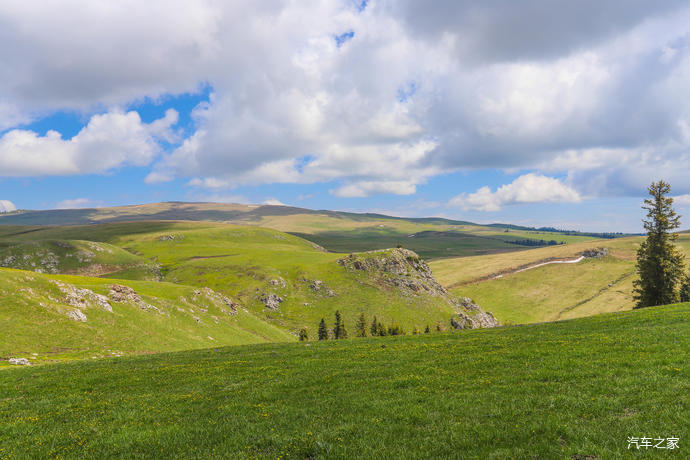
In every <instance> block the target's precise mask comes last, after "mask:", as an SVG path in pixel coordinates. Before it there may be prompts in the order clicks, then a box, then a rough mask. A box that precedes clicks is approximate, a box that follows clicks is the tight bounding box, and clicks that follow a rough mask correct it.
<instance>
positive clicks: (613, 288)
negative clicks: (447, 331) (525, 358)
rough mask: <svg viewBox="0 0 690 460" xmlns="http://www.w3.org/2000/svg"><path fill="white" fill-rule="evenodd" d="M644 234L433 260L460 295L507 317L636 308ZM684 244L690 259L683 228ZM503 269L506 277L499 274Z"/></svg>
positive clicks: (517, 319) (537, 318) (533, 318)
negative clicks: (594, 253)
mask: <svg viewBox="0 0 690 460" xmlns="http://www.w3.org/2000/svg"><path fill="white" fill-rule="evenodd" d="M641 241H642V237H629V238H618V239H613V240H595V241H589V242H583V243H577V244H572V245H565V246H557V247H549V248H538V249H532V250H529V251H523V252H519V253H510V254H494V255H487V256H482V257H464V258H453V259H444V260H438V261H432V262H431V263H430V264H429V265H430V266H431V268H432V269H433V271H434V275H435V276H436V278H437V279H438V280H439V282H441V284H443V285H444V286H446V287H447V288H449V289H450V291H451V292H453V293H454V294H456V295H466V296H469V297H471V298H472V299H474V301H475V302H477V303H478V304H479V305H481V306H482V307H483V308H485V309H486V310H488V311H491V312H492V313H493V314H494V315H495V316H496V317H497V318H498V320H499V321H501V322H502V323H512V324H520V323H534V322H542V321H555V320H559V319H567V318H577V317H583V316H589V315H593V314H597V313H604V312H614V311H622V310H630V309H632V307H633V306H634V300H633V281H634V279H635V278H636V276H637V275H636V273H635V260H636V251H637V248H638V247H639V244H640V242H641ZM677 243H678V246H679V248H680V249H681V250H682V251H683V252H684V253H685V254H686V257H687V261H688V265H690V235H689V234H687V233H682V234H680V237H679V239H678V242H677ZM593 248H606V249H607V250H608V252H609V253H608V255H607V256H606V257H602V258H591V259H585V260H583V261H582V262H579V263H576V264H553V265H545V266H541V267H538V268H535V269H533V270H527V271H522V272H519V273H514V271H515V270H516V269H519V268H524V267H528V266H530V265H534V264H537V263H539V262H543V261H548V260H554V259H556V260H558V259H569V258H573V257H576V256H578V255H579V254H581V253H582V252H583V251H584V250H587V249H593ZM497 274H501V276H500V277H494V276H495V275H497Z"/></svg>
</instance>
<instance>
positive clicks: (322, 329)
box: [319, 318, 328, 340]
mask: <svg viewBox="0 0 690 460" xmlns="http://www.w3.org/2000/svg"><path fill="white" fill-rule="evenodd" d="M319 340H328V328H327V327H326V320H324V319H323V318H321V322H320V323H319Z"/></svg>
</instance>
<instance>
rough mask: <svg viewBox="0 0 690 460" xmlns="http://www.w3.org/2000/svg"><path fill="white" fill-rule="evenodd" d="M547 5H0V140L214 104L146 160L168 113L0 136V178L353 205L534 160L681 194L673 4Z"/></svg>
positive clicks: (688, 145) (676, 10) (679, 6)
mask: <svg viewBox="0 0 690 460" xmlns="http://www.w3.org/2000/svg"><path fill="white" fill-rule="evenodd" d="M547 3H548V2H546V3H544V2H542V1H537V0H532V1H526V2H520V4H519V5H517V4H514V2H467V1H452V2H451V1H446V2H434V3H433V5H427V4H426V3H424V4H423V5H422V3H420V2H410V1H406V0H402V1H400V2H369V3H368V4H367V6H366V8H365V9H364V11H362V12H359V11H358V10H357V8H356V7H355V6H354V3H353V2H341V1H336V0H333V1H323V2H317V3H312V2H297V1H290V0H284V1H282V0H279V1H277V2H268V3H267V2H252V1H249V0H236V1H227V2H219V1H215V0H199V1H197V2H187V1H183V0H151V1H147V2H136V1H133V0H127V1H123V2H117V3H114V4H109V6H108V7H103V5H102V4H100V3H99V2H84V1H78V0H67V1H66V2H59V4H58V3H57V2H47V3H46V2H21V1H7V2H3V4H2V6H0V24H2V27H0V43H3V46H2V47H0V130H2V129H3V127H7V128H9V127H13V126H17V125H18V124H19V123H25V122H26V121H27V120H30V119H32V118H36V117H40V116H42V115H43V114H46V113H50V112H51V111H55V110H62V109H71V110H77V111H81V112H82V113H92V112H93V111H94V110H102V107H113V106H115V107H118V106H119V107H122V106H125V105H126V104H129V103H131V102H133V101H141V100H143V99H145V98H152V99H154V100H155V99H156V98H159V97H161V96H164V95H167V94H180V93H184V92H189V91H195V90H197V89H198V88H199V87H200V85H202V84H209V85H210V86H211V87H212V88H213V94H212V96H211V99H210V101H209V102H208V103H204V104H202V105H201V106H200V107H198V108H197V109H196V110H195V111H194V132H193V133H192V134H191V135H190V136H189V137H188V138H187V139H184V140H183V141H182V142H181V143H180V145H179V146H178V147H177V148H176V149H174V151H173V152H170V153H169V154H165V155H162V156H161V157H160V159H158V160H156V157H157V156H158V154H159V153H160V148H159V146H158V142H157V141H158V140H159V139H163V140H167V141H173V142H177V141H178V139H177V138H176V137H175V135H174V133H173V132H172V131H170V130H169V129H168V128H169V126H171V125H172V124H174V121H173V120H172V119H170V118H168V117H166V118H165V119H163V120H162V121H160V122H154V123H152V124H149V125H144V124H142V123H141V121H140V120H138V124H137V123H136V121H137V120H132V126H133V127H136V126H139V128H140V129H139V131H138V132H137V133H138V134H137V133H133V132H130V131H128V130H122V131H121V132H110V134H112V136H110V135H109V134H107V133H103V130H102V129H101V130H100V132H101V133H102V136H101V137H99V138H98V139H95V140H94V139H91V140H90V141H89V137H88V136H87V135H86V133H84V134H83V135H82V133H80V134H79V135H78V136H76V137H75V138H73V139H71V140H63V139H62V138H61V136H60V135H59V134H57V133H54V132H52V133H49V134H47V135H46V136H38V135H37V134H35V133H31V132H29V131H23V130H18V129H17V130H13V131H10V132H8V133H6V134H4V136H3V137H2V138H1V139H0V149H1V150H0V176H5V175H12V176H21V175H45V174H80V173H85V172H86V173H88V172H102V171H107V170H110V169H113V168H117V167H119V166H122V165H125V164H131V165H139V166H141V165H148V164H150V163H151V162H154V166H153V169H152V171H151V172H150V174H149V175H148V177H147V178H146V181H147V182H148V183H156V182H162V181H167V180H172V179H174V178H175V177H185V178H195V179H191V181H190V185H192V186H195V187H200V188H209V189H213V190H222V189H231V188H233V187H235V186H237V185H245V184H264V183H312V182H324V181H333V180H340V181H342V182H343V183H344V184H345V185H343V186H342V187H340V188H338V189H337V190H335V191H334V192H333V193H334V194H335V195H337V196H368V195H371V194H376V193H397V194H409V193H414V192H415V188H416V186H417V185H419V184H422V183H424V182H425V181H427V180H428V179H429V178H430V177H433V176H434V175H437V174H440V173H445V172H449V171H453V170H457V169H474V168H512V169H513V170H515V171H521V170H530V171H533V170H535V169H539V168H541V167H542V166H543V168H544V169H539V170H541V171H542V172H544V173H546V174H558V175H559V176H560V175H566V174H567V175H568V183H569V184H571V187H573V188H575V189H576V190H579V191H580V194H581V195H583V196H584V195H587V196H589V195H595V194H599V195H603V194H612V193H613V194H625V193H631V190H633V189H634V190H642V191H644V185H646V184H648V182H649V181H648V179H649V177H648V176H649V175H650V174H651V172H654V171H661V172H663V173H664V174H669V175H671V176H669V177H672V179H669V180H671V182H672V184H674V187H676V186H678V187H679V188H678V189H677V192H678V193H690V190H685V189H683V188H682V187H690V185H687V186H686V185H684V184H681V183H680V182H681V181H682V178H683V177H688V176H690V161H688V158H687V153H683V152H688V151H689V150H690V129H689V128H688V127H689V126H690V114H689V113H688V110H687V108H686V106H687V104H685V101H686V100H687V99H688V98H689V97H690V86H688V84H687V75H688V74H689V73H690V38H689V37H690V33H689V32H690V30H689V26H688V24H690V7H688V6H687V4H686V3H685V2H682V1H678V0H673V1H668V2H663V4H662V3H659V2H645V1H642V0H639V1H638V0H635V1H632V2H630V1H618V2H616V1H612V2H606V4H605V5H602V4H601V2H596V1H594V0H586V1H582V2H574V3H573V4H572V5H569V6H568V7H567V8H564V7H562V5H560V4H551V5H550V4H547ZM525 11H528V12H529V14H525ZM350 31H351V32H352V33H353V37H352V39H350V40H348V41H347V42H346V43H344V44H343V45H342V46H338V45H337V43H336V42H335V40H334V36H336V35H338V34H342V33H344V32H350ZM496 31H501V33H497V32H496ZM113 113H115V112H113ZM120 115H124V114H121V113H120ZM127 115H129V114H127ZM171 116H172V115H171ZM132 118H133V117H132ZM92 121H93V120H92ZM89 125H91V123H89ZM86 129H89V127H88V126H87V127H86V128H85V130H86ZM93 129H94V130H96V127H95V126H94V127H93ZM106 131H108V130H106ZM133 134H134V135H133ZM80 136H81V137H80ZM123 144H126V145H123ZM669 145H672V146H673V147H674V148H673V149H667V147H668V146H669ZM603 151H608V152H617V155H618V156H617V157H616V155H614V154H612V153H607V154H606V155H604V156H603V157H600V156H598V154H597V152H603ZM94 152H98V154H95V153H94ZM123 152H125V153H123ZM573 152H574V153H573ZM581 160H584V161H581ZM586 165H591V166H592V167H591V168H588V167H586ZM595 165H596V166H595ZM671 165H675V166H671ZM684 183H687V181H684ZM641 184H642V186H641ZM676 184H677V185H676ZM638 193H639V192H638Z"/></svg>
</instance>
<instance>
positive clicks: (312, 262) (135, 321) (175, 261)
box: [0, 222, 455, 359]
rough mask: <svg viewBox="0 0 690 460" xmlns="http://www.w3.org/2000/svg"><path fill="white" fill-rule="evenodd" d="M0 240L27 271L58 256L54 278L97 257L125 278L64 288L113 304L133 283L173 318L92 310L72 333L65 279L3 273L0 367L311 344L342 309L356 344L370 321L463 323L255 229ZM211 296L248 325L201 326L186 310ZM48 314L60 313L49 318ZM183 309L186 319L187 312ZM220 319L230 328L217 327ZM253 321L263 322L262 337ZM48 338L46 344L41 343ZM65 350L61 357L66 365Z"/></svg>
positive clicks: (42, 233) (140, 226)
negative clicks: (82, 259) (112, 294)
mask: <svg viewBox="0 0 690 460" xmlns="http://www.w3.org/2000/svg"><path fill="white" fill-rule="evenodd" d="M0 229H3V230H5V234H4V235H3V236H0V244H4V248H5V249H4V250H5V251H14V253H16V254H17V255H18V256H21V257H20V259H21V260H24V259H23V256H27V257H28V258H27V263H28V262H29V261H36V262H35V263H37V264H38V265H37V266H39V267H41V266H43V265H41V263H43V262H42V261H43V260H44V259H42V258H44V256H45V251H46V248H48V249H51V250H52V249H55V248H56V249H55V250H54V251H53V252H54V254H55V255H56V260H57V262H56V263H55V267H56V270H57V271H60V270H61V269H68V270H66V272H68V273H71V272H74V267H72V266H71V265H69V264H70V263H72V262H73V261H74V260H76V259H75V257H66V256H67V255H73V254H72V253H73V252H74V251H72V249H74V248H82V249H78V251H82V252H83V248H89V251H90V253H91V254H96V255H97V257H100V258H101V259H93V260H92V262H93V261H95V260H98V261H99V262H100V263H99V264H96V265H98V266H99V267H100V268H102V267H103V266H105V263H106V262H109V263H111V264H112V265H113V266H116V267H117V268H118V270H119V271H115V272H112V273H110V272H108V271H105V272H103V273H101V278H94V277H71V278H65V279H67V280H68V281H65V282H69V283H70V284H73V285H74V286H76V287H78V288H87V289H92V290H93V291H94V292H95V293H97V294H101V295H104V294H107V293H108V289H109V287H110V286H111V285H112V284H114V283H119V284H125V285H127V286H131V287H133V288H134V289H135V290H136V291H137V292H139V293H140V294H141V295H142V296H143V297H144V298H145V299H148V300H147V302H149V303H150V304H152V305H154V306H157V307H158V308H160V309H161V310H162V311H164V312H165V313H166V314H165V315H162V316H161V315H153V314H151V312H142V311H141V309H139V308H137V307H136V306H132V307H131V308H129V309H124V310H122V311H119V312H116V314H114V315H113V314H110V313H107V312H103V311H100V310H99V309H97V308H95V309H93V314H91V313H89V312H86V314H87V316H88V321H87V322H86V323H81V322H75V321H74V320H72V319H69V317H68V316H67V314H69V308H67V307H66V306H65V299H64V298H62V297H64V296H62V297H61V296H59V295H58V294H57V293H56V289H57V288H56V287H55V286H54V285H51V280H61V279H63V278H60V277H59V276H58V277H55V276H53V277H47V278H46V277H42V276H39V275H34V274H32V273H30V272H19V271H14V270H5V269H0V290H4V292H11V293H12V295H11V296H10V297H9V298H10V299H11V300H6V301H5V302H4V303H3V304H2V305H0V308H1V310H2V313H3V314H2V316H1V318H2V319H1V320H0V321H3V324H0V326H2V330H6V331H8V333H7V334H5V337H4V339H3V340H0V342H2V345H1V346H0V356H3V357H5V358H9V357H15V356H25V355H28V354H29V353H38V354H39V357H45V358H46V359H58V358H60V357H64V358H66V357H80V356H87V355H89V354H90V353H95V354H96V355H98V356H103V355H107V353H106V351H107V350H117V351H118V352H123V353H125V354H131V353H136V352H142V353H144V352H145V353H148V352H157V351H167V350H181V349H185V348H200V347H207V346H213V345H229V344H241V343H256V342H258V341H293V340H296V333H297V331H298V330H299V329H301V328H303V327H305V328H307V331H308V333H309V334H310V335H311V336H312V337H314V336H315V335H316V329H317V325H318V323H319V321H320V319H321V318H325V319H326V321H327V322H328V323H329V324H330V325H332V322H333V318H334V314H335V312H336V310H340V311H341V313H342V316H343V318H344V320H345V322H346V325H347V327H348V328H349V330H350V333H354V324H355V321H356V320H357V318H358V317H359V315H360V314H361V313H365V315H366V317H367V318H368V320H369V321H371V320H372V319H373V317H374V316H376V317H377V319H378V320H379V321H382V322H384V323H385V324H387V325H392V324H397V325H399V326H401V327H402V328H403V329H404V330H406V331H407V332H411V331H412V330H413V329H414V328H415V327H416V328H418V329H424V328H425V327H426V326H427V325H429V326H431V327H432V328H433V327H435V325H436V324H437V323H441V324H442V325H444V326H446V327H447V326H448V324H449V320H450V317H451V316H452V315H453V314H454V313H455V309H454V308H453V306H452V305H450V304H449V303H448V302H447V301H446V300H445V299H442V298H439V297H434V296H431V295H426V294H418V295H416V294H409V293H405V292H401V291H400V290H397V289H393V288H391V287H390V286H387V285H384V284H382V283H381V282H379V280H377V279H375V278H374V277H372V276H369V275H368V274H365V273H353V272H351V271H348V270H347V269H345V268H343V267H342V266H340V265H339V264H338V263H337V260H338V259H339V258H340V257H343V256H345V254H336V253H328V252H325V251H323V250H322V249H321V248H319V247H318V246H316V245H315V244H314V243H311V242H309V241H306V240H303V239H301V238H298V237H296V236H293V235H289V234H286V233H282V232H278V231H275V230H271V229H265V228H260V227H256V226H239V225H228V224H221V223H192V222H134V223H112V224H99V225H88V226H68V227H46V228H31V229H28V230H30V231H27V229H26V228H24V227H14V228H9V227H0ZM85 239H91V240H93V241H96V242H97V243H94V242H92V241H84V240H85ZM94 247H97V248H98V249H102V251H97V250H95V249H94ZM64 248H72V249H70V251H72V252H69V251H67V249H65V250H64V251H62V252H61V250H62V249H64ZM58 249H59V250H60V251H59V250H58ZM32 250H35V251H38V252H34V253H32V252H31V251H32ZM65 251H67V252H65ZM107 251H110V252H107ZM108 258H110V259H113V258H114V259H116V260H110V259H108ZM130 259H131V260H130ZM128 261H129V262H132V263H137V264H138V263H142V262H141V261H145V262H146V263H148V264H150V265H153V266H155V267H156V270H157V272H158V274H159V275H160V277H161V279H162V280H163V281H164V282H162V283H153V282H143V281H145V280H146V279H147V272H145V271H142V270H139V268H138V267H140V265H133V267H134V268H129V269H128V268H123V267H126V266H128V265H127V264H126V263H125V262H128ZM68 262H69V263H68ZM51 267H52V265H51ZM90 267H92V266H91V265H89V266H86V267H82V268H85V269H88V268H90ZM22 268H27V267H22ZM22 273H24V275H22ZM63 273H65V272H63ZM115 276H117V277H118V278H126V279H127V280H123V279H117V278H114V277H115ZM104 278H107V279H104ZM317 282H320V283H317ZM317 284H318V285H319V288H318V289H317V288H316V285H317ZM203 288H211V289H212V290H214V291H216V292H218V293H221V294H224V295H226V296H228V297H230V298H231V299H232V300H233V301H235V302H237V303H238V304H239V305H240V306H241V308H240V310H239V311H240V314H239V315H238V316H237V317H236V318H235V317H233V318H230V317H228V316H227V315H224V314H221V313H219V312H218V308H217V307H208V308H209V311H208V313H204V314H203V315H201V314H199V309H198V308H197V307H195V306H194V305H186V304H185V302H183V301H180V299H181V298H184V299H187V300H189V299H191V297H193V295H192V294H190V293H191V292H193V291H194V290H195V289H197V290H198V289H203ZM273 294H274V295H276V296H278V297H279V298H280V299H282V302H281V303H280V304H279V305H278V306H277V308H268V307H267V305H266V304H265V297H266V296H270V295H273ZM190 303H192V304H193V302H191V301H190ZM42 304H44V305H52V306H53V307H51V308H44V307H42V306H41V305H42ZM60 305H62V306H60ZM178 307H180V308H182V309H184V310H185V312H183V313H181V312H179V311H178V310H177V308H178ZM204 308H206V307H204ZM190 309H192V310H194V312H191V311H189V310H190ZM245 310H246V311H245ZM195 316H196V317H198V318H199V319H200V321H201V323H200V324H199V323H197V322H195V320H194V317H195ZM214 317H217V318H221V319H222V321H219V322H218V323H217V322H216V319H214ZM238 322H239V323H238ZM253 322H258V323H261V325H264V326H265V328H264V329H265V330H264V329H262V328H261V327H259V326H257V325H256V324H254V323H253ZM130 323H131V327H130V326H129V324H130ZM149 327H150V330H147V328H149ZM225 327H227V330H224V329H223V328H225ZM44 331H47V332H44ZM39 336H40V337H42V339H41V340H37V337H39ZM209 337H210V338H209ZM61 338H62V339H61ZM61 340H62V342H61ZM39 345H40V346H39ZM59 349H64V350H63V351H64V353H62V354H60V353H59V351H60V350H59Z"/></svg>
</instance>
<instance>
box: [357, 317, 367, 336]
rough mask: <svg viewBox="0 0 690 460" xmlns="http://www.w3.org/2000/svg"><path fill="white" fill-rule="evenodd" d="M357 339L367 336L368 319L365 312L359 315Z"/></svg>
mask: <svg viewBox="0 0 690 460" xmlns="http://www.w3.org/2000/svg"><path fill="white" fill-rule="evenodd" d="M356 332H357V337H366V336H367V318H366V317H365V316H364V312H362V314H361V315H359V320H357V331H356Z"/></svg>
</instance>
